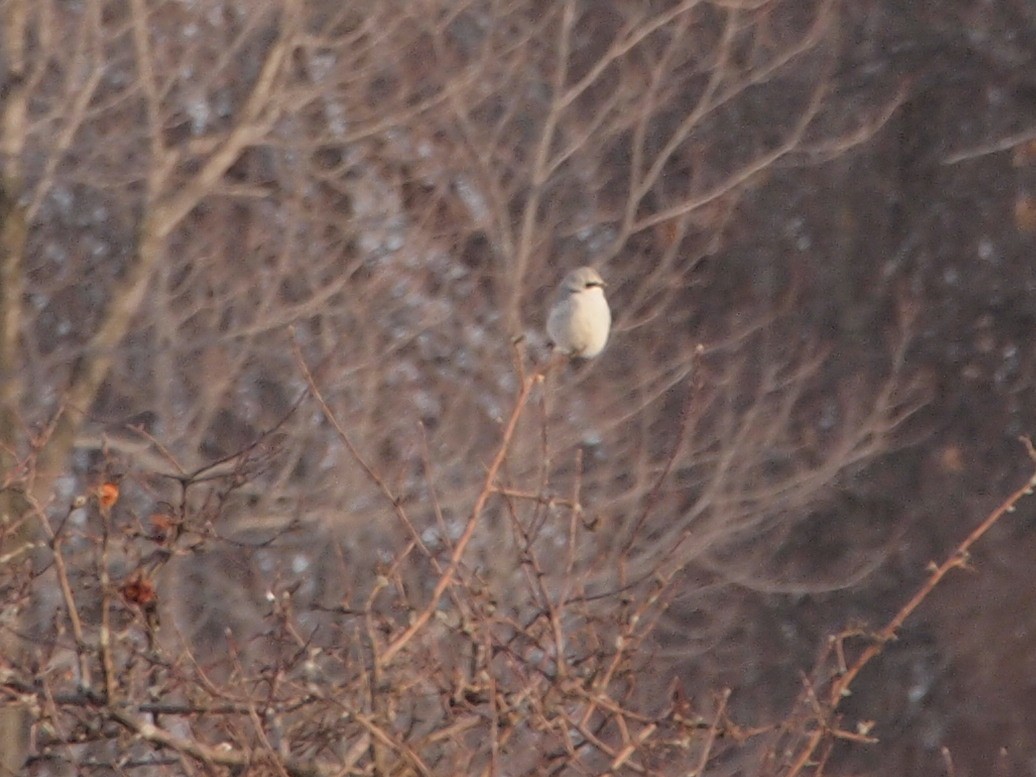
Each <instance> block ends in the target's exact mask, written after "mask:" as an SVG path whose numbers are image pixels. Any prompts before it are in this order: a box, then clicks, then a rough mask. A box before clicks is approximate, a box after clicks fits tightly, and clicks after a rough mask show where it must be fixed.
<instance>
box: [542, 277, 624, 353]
mask: <svg viewBox="0 0 1036 777" xmlns="http://www.w3.org/2000/svg"><path fill="white" fill-rule="evenodd" d="M611 325H612V314H611V311H610V310H609V309H608V300H606V299H605V298H604V281H603V280H601V276H600V274H599V273H598V272H597V270H595V269H594V268H593V267H580V268H578V269H576V270H573V271H572V272H570V273H569V274H568V275H566V276H565V280H563V281H562V282H561V287H560V288H559V289H558V297H557V301H556V302H555V303H554V307H553V308H551V310H550V315H549V316H548V317H547V334H548V335H550V339H551V340H553V341H554V346H555V347H556V348H557V349H558V350H559V351H561V352H562V353H566V354H568V355H569V356H575V357H579V358H582V359H592V358H593V357H595V356H597V354H599V353H600V352H601V351H603V350H604V345H605V343H607V342H608V330H609V329H611Z"/></svg>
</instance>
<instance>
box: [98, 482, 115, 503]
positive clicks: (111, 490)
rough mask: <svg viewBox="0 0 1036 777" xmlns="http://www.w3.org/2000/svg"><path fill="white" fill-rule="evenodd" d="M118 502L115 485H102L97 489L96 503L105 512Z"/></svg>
mask: <svg viewBox="0 0 1036 777" xmlns="http://www.w3.org/2000/svg"><path fill="white" fill-rule="evenodd" d="M118 500H119V486H118V485H117V484H115V483H102V484H101V485H99V486H98V487H97V502H98V504H100V505H101V507H102V508H103V509H105V510H108V509H110V508H111V506H112V505H113V504H115V503H116V502H117V501H118Z"/></svg>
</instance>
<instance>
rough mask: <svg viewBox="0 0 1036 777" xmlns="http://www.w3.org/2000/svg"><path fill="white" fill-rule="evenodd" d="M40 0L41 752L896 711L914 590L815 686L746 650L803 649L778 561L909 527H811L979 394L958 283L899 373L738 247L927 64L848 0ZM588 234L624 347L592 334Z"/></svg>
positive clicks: (843, 564)
mask: <svg viewBox="0 0 1036 777" xmlns="http://www.w3.org/2000/svg"><path fill="white" fill-rule="evenodd" d="M0 9H2V13H3V24H2V33H3V43H2V65H0V67H2V72H0V75H2V82H0V84H2V87H0V88H2V93H0V97H2V106H0V107H2V126H0V164H2V179H0V187H2V189H0V234H2V255H0V259H2V265H0V282H2V285H0V313H2V315H0V391H2V393H0V442H2V447H0V475H2V478H3V480H2V485H3V488H2V491H0V512H2V517H3V524H2V532H3V534H2V535H0V595H2V600H0V607H2V611H0V613H2V614H0V630H2V631H0V645H2V653H3V658H2V660H0V720H2V724H3V729H2V732H0V734H2V740H0V751H2V753H3V756H2V758H0V768H2V771H0V773H2V774H32V775H66V774H68V775H71V774H128V775H133V774H168V775H181V774H186V775H194V774H246V773H247V774H270V775H349V774H375V775H418V774H420V775H430V774H443V775H459V774H466V775H496V774H509V775H510V774H513V775H517V774H544V775H568V774H602V775H603V774H615V775H618V774H658V775H669V774H673V775H675V774H682V775H688V774H693V775H723V774H759V775H789V776H790V775H796V774H822V773H825V774H826V773H837V770H834V771H830V772H829V771H827V770H826V769H827V763H828V757H829V755H830V754H831V753H832V752H833V750H832V748H834V746H835V745H836V744H838V745H839V746H841V745H844V744H846V743H848V744H849V745H850V746H852V747H867V746H868V745H867V743H868V742H869V741H870V737H869V731H870V725H871V724H868V723H867V722H866V721H853V720H842V719H841V718H840V717H839V714H838V706H839V704H840V701H841V698H842V695H844V694H843V692H845V691H846V690H847V688H848V686H849V684H850V683H851V682H852V681H853V679H854V678H855V675H856V672H858V671H859V668H862V664H861V665H860V667H859V668H857V669H856V671H853V672H847V670H848V669H849V668H850V667H852V666H853V664H854V661H856V660H857V659H858V658H859V657H860V656H864V660H865V661H869V660H870V659H871V658H872V657H874V656H876V655H877V653H878V652H880V646H881V645H883V644H885V642H887V641H888V640H890V639H892V638H893V637H894V636H895V635H896V631H895V629H896V628H898V626H899V625H901V624H893V628H892V630H891V631H888V632H887V633H886V632H881V633H880V634H879V635H878V637H874V636H873V634H872V633H871V631H869V630H867V629H862V628H860V629H857V631H856V632H852V629H851V628H850V631H847V632H844V633H842V634H840V635H839V636H837V637H832V639H831V640H830V641H828V642H824V641H823V640H820V641H818V642H817V649H818V650H819V651H821V652H820V658H819V659H818V660H817V661H816V662H815V664H814V665H812V666H810V665H808V664H807V665H806V667H805V669H806V670H808V671H809V672H811V673H810V674H809V678H810V679H808V680H804V679H803V677H802V676H801V675H800V672H799V670H798V669H795V668H792V667H794V666H799V665H798V664H794V665H793V664H789V665H788V666H789V669H788V677H787V681H788V682H789V683H790V684H791V685H792V686H794V688H795V689H796V690H795V692H794V693H793V694H792V695H791V696H790V697H789V696H787V694H785V695H783V696H782V695H779V694H771V693H769V692H768V690H767V688H766V687H764V686H755V687H753V686H752V684H751V683H747V684H746V687H745V688H743V689H734V690H733V691H731V690H730V688H729V683H730V681H729V679H726V678H729V677H730V675H731V673H734V674H738V673H742V672H743V673H745V675H746V676H748V675H750V674H751V672H750V669H749V668H748V667H749V664H748V663H746V662H748V661H749V660H750V656H751V654H752V653H753V651H755V650H756V649H757V646H753V645H752V644H750V643H747V642H745V641H744V640H743V637H744V626H743V622H744V619H745V617H746V616H745V612H744V611H743V610H742V609H740V608H739V606H738V603H737V597H736V595H735V593H734V592H737V591H743V590H751V591H759V592H764V593H766V592H788V591H796V592H799V593H803V592H808V591H813V590H817V591H819V590H826V589H830V588H838V587H843V588H844V587H847V586H850V585H852V584H853V583H854V582H855V581H857V580H860V579H862V578H864V577H866V576H867V575H868V574H870V573H872V572H873V571H874V569H875V568H876V567H877V566H878V565H880V564H881V563H882V561H883V560H884V559H885V558H886V555H885V554H886V551H887V549H888V543H889V542H890V541H892V540H893V537H892V536H891V534H890V533H889V532H886V531H884V530H882V531H876V532H875V534H874V536H873V543H872V544H871V545H870V546H869V547H862V548H857V549H856V551H857V552H855V553H854V554H852V555H851V556H846V557H845V558H839V559H836V561H837V562H838V563H833V564H830V565H828V567H827V568H825V569H822V570H817V569H807V568H805V567H803V566H802V565H801V564H800V563H799V562H800V558H799V557H798V556H797V555H796V552H795V550H794V548H795V547H796V543H797V542H800V541H801V536H802V535H801V532H802V531H804V530H805V531H808V525H809V522H810V521H811V520H814V519H815V518H816V516H817V515H818V514H820V513H822V512H823V511H824V510H827V509H831V508H832V505H833V504H835V502H834V498H835V496H836V495H837V494H838V493H839V489H840V488H841V487H842V486H843V485H844V483H845V482H846V480H847V479H851V478H855V477H858V476H859V475H860V473H862V472H866V471H868V468H869V467H872V466H876V465H880V463H881V462H882V461H884V460H885V459H886V457H887V456H889V454H890V453H891V452H894V451H896V450H899V449H901V448H902V447H903V446H906V445H910V444H912V443H915V442H916V441H917V439H918V437H917V435H916V434H913V432H912V430H911V424H912V423H913V420H914V419H915V417H916V415H917V414H918V413H919V412H920V411H922V409H923V408H924V407H925V405H926V403H928V402H929V401H930V400H931V398H932V384H931V381H930V380H929V379H928V377H929V376H926V375H924V374H922V372H921V371H919V370H917V369H914V368H912V366H911V360H910V359H909V358H908V354H909V353H910V352H911V349H912V348H913V347H914V344H915V339H916V337H917V336H918V331H919V325H918V318H919V311H918V305H917V303H916V301H915V299H914V298H913V297H912V295H911V291H910V289H895V288H890V289H887V290H886V291H887V292H888V294H887V299H888V304H887V312H888V315H887V316H885V317H884V319H883V325H882V326H880V327H878V328H877V329H876V330H875V331H874V332H872V335H873V338H874V340H875V341H876V342H878V343H880V351H881V353H882V354H883V357H882V358H881V359H880V360H877V361H872V362H871V363H870V365H869V368H868V369H867V370H866V371H863V370H857V369H852V368H850V367H849V366H846V365H843V364H842V363H841V362H839V359H838V354H837V353H833V352H832V345H831V343H830V342H825V341H824V340H823V338H819V337H813V336H810V335H809V334H808V333H806V332H804V331H803V330H802V328H801V327H800V326H799V325H798V323H797V321H796V318H795V315H794V313H795V310H796V307H797V305H798V304H799V299H800V295H801V294H802V293H804V292H803V285H802V282H801V281H802V279H801V278H800V277H798V275H797V273H796V272H795V269H794V262H791V263H788V264H786V265H776V264H775V265H774V268H773V272H772V273H771V274H758V275H753V276H752V277H751V278H750V279H747V280H746V279H745V277H744V276H743V269H742V268H738V267H736V266H734V265H731V264H729V263H728V259H727V254H726V251H725V248H726V246H727V245H728V242H729V241H730V240H731V239H732V235H733V234H735V233H738V232H739V231H740V230H741V229H742V227H740V226H739V221H741V220H742V218H743V214H744V213H745V212H746V209H747V208H748V207H749V205H748V204H746V200H750V198H751V197H752V193H753V192H754V191H755V190H757V189H758V188H759V187H760V186H762V185H763V184H764V183H765V182H766V181H767V180H770V179H771V178H772V177H773V176H776V175H781V174H783V172H784V171H787V170H789V169H792V170H793V169H797V168H809V167H811V166H816V165H821V164H824V163H826V162H828V161H830V160H836V159H843V158H851V157H852V155H853V154H855V153H856V152H857V150H858V149H859V148H860V147H861V146H863V145H865V144H867V143H869V142H871V140H872V139H873V138H874V137H875V136H876V135H877V134H878V133H880V132H882V131H883V130H885V129H886V127H887V125H888V124H889V122H890V121H891V120H892V119H893V117H894V116H896V115H897V112H898V111H900V110H901V109H902V108H903V105H904V102H905V100H906V99H907V95H908V89H909V86H910V83H909V80H908V79H907V78H901V77H899V76H897V75H895V74H889V75H888V77H887V78H886V79H885V80H884V81H883V82H882V84H881V87H880V88H875V89H872V90H870V91H868V92H867V98H868V99H867V100H866V101H861V99H860V97H859V92H858V91H855V92H854V91H851V90H847V89H846V88H845V83H844V80H845V72H844V57H843V52H844V48H845V45H846V44H845V40H844V30H845V28H846V25H845V18H844V16H843V11H842V9H841V7H840V5H839V4H838V3H837V2H835V0H813V1H812V2H801V0H795V1H794V2H791V0H786V1H784V2H781V1H779V0H758V1H751V2H730V3H707V2H701V1H700V0H683V1H682V2H678V1H676V0H665V1H663V2H655V1H650V2H648V1H647V0H645V1H643V2H642V1H641V0H624V1H623V2H614V3H612V2H586V1H583V0H563V1H562V2H536V1H533V0H530V1H529V2H523V1H522V0H509V1H508V2H479V1H478V0H471V1H470V2H441V1H440V0H426V1H423V2H411V1H409V0H408V1H406V2H402V1H398V2H397V0H379V1H377V2H374V1H368V2H363V1H362V0H361V1H359V2H349V3H340V2H331V1H330V0H328V1H327V2H323V1H321V0H314V1H313V2H302V1H301V0H254V2H249V3H228V2H221V1H220V0H198V1H197V2H190V1H188V0H182V1H164V0H125V2H104V1H102V0H78V1H77V2H59V1H58V0H3V2H0ZM581 264H593V265H595V266H597V267H599V268H600V269H601V271H602V274H603V275H604V276H605V278H606V279H607V280H608V282H609V289H608V294H609V298H610V299H611V301H612V306H613V309H614V310H615V311H616V313H617V317H616V327H615V330H614V332H613V337H612V341H611V343H610V345H609V348H608V350H607V351H606V352H605V354H604V355H602V356H601V357H600V358H599V359H597V360H596V361H594V362H592V363H589V364H573V365H565V366H562V367H561V368H553V369H549V368H548V366H547V365H548V353H549V351H548V344H547V343H546V341H545V335H544V334H543V322H544V319H545V309H546V305H547V302H548V299H549V295H550V293H551V292H552V290H553V287H554V285H555V284H556V283H557V281H558V280H559V279H560V278H561V276H562V275H563V274H564V272H565V271H566V270H567V269H569V268H571V267H574V266H578V265H581ZM832 365H841V369H839V370H836V372H835V373H834V374H832V373H831V372H830V370H831V369H832ZM1016 485H1017V484H1016ZM1009 495H1010V490H1004V491H1003V498H1005V499H1007V498H1008V497H1009ZM1024 495H1025V490H1024V488H1023V489H1022V490H1021V491H1019V492H1017V493H1016V494H1014V496H1010V499H1009V502H1008V503H1005V504H1008V505H1012V506H1013V504H1014V503H1015V502H1017V501H1018V500H1020V499H1021V498H1022V497H1023V496H1024ZM998 516H999V514H994V517H998ZM976 523H977V521H976ZM965 534H966V532H962V534H961V536H962V537H963V536H964V535H965ZM975 539H978V538H977V537H976V538H975ZM958 562H960V557H959V556H958V557H951V560H950V562H948V564H947V566H946V567H945V569H943V573H945V572H946V571H948V570H949V569H951V568H953V567H955V566H957V565H958ZM933 579H934V578H933ZM939 579H941V575H939ZM936 582H937V581H936ZM933 586H934V583H933ZM902 593H903V595H902V596H901V597H899V599H898V600H897V601H896V605H899V604H906V603H907V602H908V600H909V599H910V593H911V591H910V590H904V591H903V592H902ZM907 614H909V613H907ZM844 625H845V626H846V627H847V628H849V627H850V624H849V623H848V622H847V623H845V624H844ZM878 626H880V624H875V625H874V629H873V630H874V631H877V630H878ZM869 650H871V651H873V653H872V654H870V655H867V651H869ZM861 651H863V652H861Z"/></svg>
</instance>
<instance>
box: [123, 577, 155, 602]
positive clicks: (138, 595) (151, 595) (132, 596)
mask: <svg viewBox="0 0 1036 777" xmlns="http://www.w3.org/2000/svg"><path fill="white" fill-rule="evenodd" d="M120 590H121V592H122V596H123V597H124V598H125V599H126V601H127V602H130V603H131V604H136V605H138V606H140V607H145V608H146V607H153V606H154V605H155V602H157V601H158V594H157V592H156V591H155V584H154V583H153V582H152V581H151V580H149V579H148V578H147V577H145V576H144V575H143V574H141V573H140V572H137V573H134V574H133V575H131V576H130V577H129V578H127V579H126V582H125V583H123V584H122V588H121V589H120Z"/></svg>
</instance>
